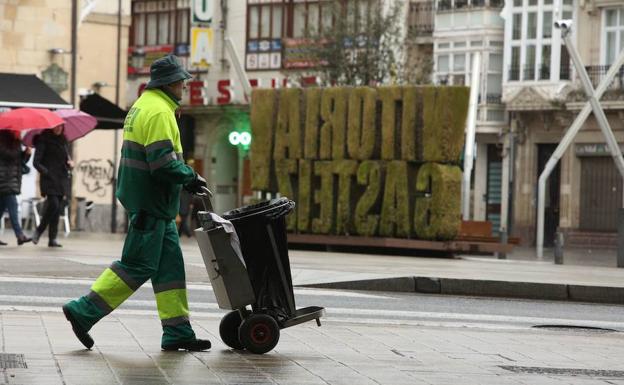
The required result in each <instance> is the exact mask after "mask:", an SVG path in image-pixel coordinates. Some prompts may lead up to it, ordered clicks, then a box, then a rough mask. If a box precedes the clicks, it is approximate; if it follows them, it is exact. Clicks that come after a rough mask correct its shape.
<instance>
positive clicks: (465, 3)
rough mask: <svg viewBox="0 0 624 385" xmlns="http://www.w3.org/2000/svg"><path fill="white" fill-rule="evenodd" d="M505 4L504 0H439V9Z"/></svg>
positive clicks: (496, 6) (499, 5)
mask: <svg viewBox="0 0 624 385" xmlns="http://www.w3.org/2000/svg"><path fill="white" fill-rule="evenodd" d="M504 5H505V1H504V0H438V6H437V10H438V11H449V10H453V9H467V8H484V7H492V8H502V7H503V6H504Z"/></svg>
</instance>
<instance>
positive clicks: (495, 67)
mask: <svg viewBox="0 0 624 385" xmlns="http://www.w3.org/2000/svg"><path fill="white" fill-rule="evenodd" d="M488 70H490V71H497V72H502V71H503V55H501V54H498V53H491V54H490V62H489V65H488Z"/></svg>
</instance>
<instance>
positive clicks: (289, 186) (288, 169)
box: [275, 159, 297, 231]
mask: <svg viewBox="0 0 624 385" xmlns="http://www.w3.org/2000/svg"><path fill="white" fill-rule="evenodd" d="M296 174H297V160H296V159H276V160H275V176H276V177H277V189H278V191H279V192H280V194H282V196H285V197H287V198H290V199H292V200H295V201H296V200H297V198H296V195H295V192H294V191H293V178H292V175H296ZM286 225H287V229H288V230H291V231H292V230H295V229H296V228H297V215H296V213H294V212H293V213H292V214H291V215H288V216H286Z"/></svg>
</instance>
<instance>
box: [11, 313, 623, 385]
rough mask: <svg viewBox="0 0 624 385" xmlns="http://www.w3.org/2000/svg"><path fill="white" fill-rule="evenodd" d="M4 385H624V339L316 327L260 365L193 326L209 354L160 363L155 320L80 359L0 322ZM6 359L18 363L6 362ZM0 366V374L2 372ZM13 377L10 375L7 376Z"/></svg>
mask: <svg viewBox="0 0 624 385" xmlns="http://www.w3.org/2000/svg"><path fill="white" fill-rule="evenodd" d="M0 317H1V318H0V326H1V329H0V332H1V338H2V352H3V353H2V356H0V357H1V358H3V360H2V361H4V362H3V363H4V364H5V365H6V364H7V363H9V364H10V363H11V362H13V363H18V360H17V359H16V358H23V362H25V366H26V367H25V368H24V367H21V368H9V369H6V370H4V371H3V372H2V373H3V374H4V378H3V379H0V382H2V383H3V384H37V385H52V384H64V385H73V384H76V385H85V384H89V385H96V384H102V385H110V384H133V385H137V384H141V385H158V384H284V385H286V384H288V385H292V384H296V385H317V384H318V385H328V384H331V385H352V384H358V385H380V384H387V385H402V384H405V385H415V384H479V385H484V384H492V385H501V384H516V385H517V384H530V385H534V384H572V383H573V384H624V363H623V362H622V357H624V335H623V334H622V333H591V332H587V331H585V332H574V331H569V330H568V331H560V332H554V331H547V330H536V329H528V330H527V329H523V330H513V329H512V330H498V331H492V330H482V329H470V328H468V329H466V328H438V327H407V326H391V325H385V326H384V327H380V326H379V325H362V324H344V323H337V322H331V321H330V322H325V323H324V325H323V326H322V327H320V328H318V327H316V326H315V325H313V324H303V325H299V326H297V327H294V328H289V329H285V330H283V331H282V337H281V339H280V343H279V344H278V346H277V348H276V349H275V350H274V351H273V352H271V353H269V354H265V355H253V354H249V353H246V352H237V351H233V350H230V349H227V348H226V347H225V345H223V343H222V342H221V341H220V340H219V338H218V336H216V335H215V334H214V333H216V331H217V330H218V320H216V319H200V320H197V319H194V320H193V324H194V328H195V330H196V331H197V332H198V334H199V335H200V336H202V337H208V338H210V339H211V340H212V341H213V347H212V349H211V350H210V351H208V352H201V353H183V352H174V353H172V352H162V351H160V347H159V341H160V332H161V330H160V325H159V322H158V320H157V319H156V318H155V317H153V318H151V317H142V318H139V317H136V316H124V315H122V316H117V315H115V313H113V314H112V315H110V316H109V317H107V318H105V319H104V320H103V321H102V322H100V323H98V325H97V326H96V327H95V328H94V330H93V332H92V335H93V337H94V339H95V341H96V344H95V346H94V349H93V350H92V351H87V350H85V349H83V348H81V345H80V344H79V342H78V341H77V340H76V339H75V337H74V336H73V334H72V332H71V329H70V327H69V324H68V323H67V322H66V321H65V320H64V319H63V317H62V314H61V313H60V312H58V313H47V312H39V313H32V312H30V313H26V312H4V313H0ZM5 354H20V355H23V357H12V360H10V359H9V360H7V357H6V356H5ZM2 361H0V362H2ZM9 366H10V365H9Z"/></svg>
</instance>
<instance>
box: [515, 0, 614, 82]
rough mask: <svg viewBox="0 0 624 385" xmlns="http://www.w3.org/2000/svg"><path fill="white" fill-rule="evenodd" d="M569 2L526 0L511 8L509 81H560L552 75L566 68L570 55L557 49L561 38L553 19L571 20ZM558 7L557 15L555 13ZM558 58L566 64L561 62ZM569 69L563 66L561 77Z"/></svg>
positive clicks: (565, 74) (571, 0)
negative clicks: (555, 30)
mask: <svg viewBox="0 0 624 385" xmlns="http://www.w3.org/2000/svg"><path fill="white" fill-rule="evenodd" d="M555 4H557V5H555ZM572 4H573V0H569V1H568V0H560V1H558V2H555V1H553V0H526V2H525V3H524V4H523V5H522V7H521V8H514V9H513V17H512V18H511V25H510V26H509V27H508V28H509V29H508V32H507V33H508V34H509V33H510V34H511V41H510V44H509V46H508V48H505V55H509V58H510V60H509V66H510V68H509V69H508V71H509V73H508V78H507V79H508V80H526V81H536V80H543V81H555V80H559V79H554V78H553V74H554V76H556V75H557V72H558V69H560V68H561V69H564V68H567V67H568V64H569V63H568V61H569V57H567V56H565V57H564V55H565V54H564V53H561V54H560V52H559V45H560V43H561V37H560V35H559V34H557V35H555V34H554V26H553V21H554V20H555V19H558V18H563V19H572V18H573V16H574V12H573V11H574V9H573V6H572ZM558 10H560V11H561V14H559V15H560V16H557V13H555V12H556V11H558ZM605 40H606V37H605ZM560 59H561V60H564V61H566V64H565V65H562V64H561V61H559V60H560ZM553 69H554V70H553ZM569 72H570V71H569V69H566V70H565V71H564V72H563V73H562V75H561V76H563V78H561V79H566V78H565V77H569V75H570V74H569Z"/></svg>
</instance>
